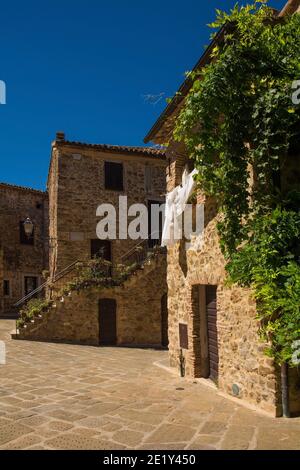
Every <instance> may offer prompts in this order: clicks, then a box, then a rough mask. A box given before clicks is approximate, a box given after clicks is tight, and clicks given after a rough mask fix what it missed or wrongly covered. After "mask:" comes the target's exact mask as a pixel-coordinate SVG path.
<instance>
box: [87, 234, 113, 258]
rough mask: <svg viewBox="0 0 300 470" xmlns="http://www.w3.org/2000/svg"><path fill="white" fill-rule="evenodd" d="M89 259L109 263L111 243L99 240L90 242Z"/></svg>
mask: <svg viewBox="0 0 300 470" xmlns="http://www.w3.org/2000/svg"><path fill="white" fill-rule="evenodd" d="M91 258H92V259H94V258H103V259H105V260H106V261H111V242H110V241H109V240H100V239H99V238H97V239H95V240H91Z"/></svg>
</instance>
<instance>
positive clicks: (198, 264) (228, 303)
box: [167, 143, 300, 416]
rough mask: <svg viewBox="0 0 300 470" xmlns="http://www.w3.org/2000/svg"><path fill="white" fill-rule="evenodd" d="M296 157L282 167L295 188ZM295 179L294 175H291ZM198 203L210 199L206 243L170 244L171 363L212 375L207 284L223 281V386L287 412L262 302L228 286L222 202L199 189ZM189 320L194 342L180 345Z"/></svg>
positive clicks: (298, 398)
mask: <svg viewBox="0 0 300 470" xmlns="http://www.w3.org/2000/svg"><path fill="white" fill-rule="evenodd" d="M167 158H168V161H169V167H168V171H167V189H168V191H171V190H172V189H174V187H175V186H177V185H178V184H180V182H181V177H182V172H183V169H184V167H185V165H186V163H187V157H185V154H184V148H183V146H182V145H179V144H178V143H177V144H174V143H172V144H171V145H170V147H169V148H168V151H167ZM296 160H297V159H295V157H292V156H291V157H290V160H289V164H287V165H286V167H285V170H284V171H283V172H282V175H281V179H282V186H283V187H285V188H286V187H288V186H289V187H290V186H291V181H292V182H293V185H292V186H293V187H295V173H294V171H293V168H295V166H296ZM292 174H293V178H292V179H291V175H292ZM298 184H299V181H298ZM197 194H198V196H197V202H198V204H204V212H205V221H204V225H205V229H204V242H203V243H202V245H200V246H199V243H198V242H199V240H198V239H196V238H194V239H193V240H192V243H191V246H190V248H189V249H188V250H186V246H185V241H184V240H183V241H181V242H180V243H179V242H178V243H177V244H175V245H174V246H171V247H169V248H168V267H167V282H168V312H169V351H170V352H169V354H170V363H171V366H173V367H176V368H177V369H178V371H180V369H181V370H182V362H183V360H182V356H183V357H184V370H185V375H186V376H187V377H204V378H208V376H209V364H208V345H207V342H208V337H207V336H208V335H207V311H206V305H205V286H217V335H218V355H219V374H218V382H217V385H218V387H219V389H220V390H221V391H223V392H225V393H227V394H230V395H233V396H236V397H238V398H240V399H242V400H244V401H246V402H247V403H250V404H251V405H254V406H257V407H259V408H261V409H262V410H264V411H267V412H270V413H272V414H273V415H277V416H278V415H280V414H281V396H280V390H281V387H280V374H279V371H278V369H277V367H276V366H275V365H274V362H273V360H272V359H270V358H268V357H266V356H265V354H264V350H265V347H266V345H265V344H263V343H262V342H261V341H260V339H259V334H258V332H259V322H258V320H257V318H256V317H257V310H256V303H255V300H254V298H253V295H252V292H251V291H250V290H249V289H245V288H240V287H236V286H233V287H228V286H226V283H225V278H226V273H225V260H224V257H223V255H222V253H221V250H220V246H219V238H218V234H217V228H216V223H217V220H218V218H219V217H220V216H219V215H218V214H217V210H216V205H215V203H214V201H213V200H212V199H211V198H210V199H208V198H205V197H204V196H203V195H202V194H201V192H199V191H198V193H197ZM182 324H183V325H187V332H188V341H187V343H188V346H187V348H182V347H181V346H180V325H182ZM290 383H291V387H290V400H291V412H292V413H298V412H299V411H300V393H299V374H298V373H297V371H296V370H293V371H291V372H290Z"/></svg>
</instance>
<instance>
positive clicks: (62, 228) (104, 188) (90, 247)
mask: <svg viewBox="0 0 300 470" xmlns="http://www.w3.org/2000/svg"><path fill="white" fill-rule="evenodd" d="M165 168H166V159H165V155H164V153H163V152H162V151H161V150H157V149H153V148H145V147H144V148H143V147H121V146H109V145H92V144H84V143H79V142H68V141H66V140H65V139H64V135H63V134H58V136H57V139H56V141H55V142H54V143H53V145H52V158H51V163H50V170H49V178H48V192H49V211H50V240H51V241H52V243H51V248H50V272H51V274H52V275H53V276H55V274H57V273H58V272H60V271H61V270H62V269H64V268H65V267H67V266H68V265H70V264H71V263H73V262H74V261H76V260H80V261H84V260H87V259H91V257H92V256H93V255H95V254H96V253H97V251H99V249H101V248H102V249H103V250H104V252H105V257H106V258H107V259H108V260H109V261H112V262H113V263H114V264H116V263H118V262H121V261H122V257H124V256H125V255H126V253H128V251H129V250H130V249H131V248H133V247H134V246H135V245H136V244H137V243H138V242H139V241H138V240H136V241H135V240H131V239H130V238H126V239H125V238H124V239H120V237H119V235H120V234H119V233H118V231H117V239H116V240H112V241H109V242H107V241H103V242H102V241H101V240H99V239H97V235H96V226H97V222H99V220H100V217H97V216H96V211H97V207H98V206H99V205H100V204H102V203H105V204H112V205H113V206H114V207H115V208H116V215H117V221H118V220H119V217H120V214H119V197H120V196H127V206H128V208H129V207H130V206H131V205H133V204H137V203H142V204H145V205H146V206H149V207H150V206H151V205H152V204H154V203H155V204H162V203H164V199H165V188H166V181H165ZM121 216H124V214H121ZM129 222H130V218H128V223H129ZM149 235H150V234H149Z"/></svg>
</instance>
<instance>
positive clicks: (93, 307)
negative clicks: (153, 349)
mask: <svg viewBox="0 0 300 470" xmlns="http://www.w3.org/2000/svg"><path fill="white" fill-rule="evenodd" d="M166 292H167V284H166V262H165V256H164V255H159V256H158V257H157V258H155V259H153V260H152V261H151V263H150V264H148V265H146V266H145V268H144V270H139V271H137V272H136V273H135V275H133V276H132V277H131V278H130V279H128V280H127V281H126V283H125V284H124V286H122V287H115V288H111V289H97V288H90V289H86V290H84V291H81V292H80V293H78V294H77V293H72V296H71V297H68V296H67V297H65V301H64V302H63V303H61V302H60V301H59V300H58V301H57V302H56V308H52V309H50V310H49V313H46V314H44V316H43V318H42V319H41V320H40V321H39V320H38V321H37V324H29V325H28V328H27V329H21V331H20V339H30V340H41V341H61V342H70V343H80V344H90V345H95V346H97V345H98V344H99V300H100V299H102V298H111V299H115V300H116V301H117V341H118V345H130V346H160V345H161V298H162V297H163V295H164V294H165V293H166ZM100 314H101V313H100Z"/></svg>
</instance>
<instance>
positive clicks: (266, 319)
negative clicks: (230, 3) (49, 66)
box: [174, 0, 300, 363]
mask: <svg viewBox="0 0 300 470" xmlns="http://www.w3.org/2000/svg"><path fill="white" fill-rule="evenodd" d="M211 26H212V27H213V28H218V29H220V28H223V30H224V31H225V34H224V38H223V39H222V40H219V41H216V44H215V46H214V48H213V51H212V61H211V62H210V63H209V64H208V65H207V66H206V67H204V68H203V69H202V70H201V71H199V72H191V73H190V77H191V78H192V80H193V87H192V89H191V91H190V93H189V95H188V96H187V98H186V100H185V104H184V106H183V108H182V110H181V112H180V115H179V117H178V119H177V123H176V128H175V132H174V136H175V139H177V140H180V141H184V142H185V144H186V147H187V150H188V152H189V155H190V157H191V158H192V159H193V160H194V163H195V167H196V168H197V169H198V171H199V174H198V176H197V178H198V181H199V184H200V186H201V188H202V189H203V190H204V191H205V192H206V193H207V194H208V195H214V197H216V199H217V202H218V205H219V208H220V212H221V213H222V216H221V218H220V222H219V224H218V230H219V234H220V243H221V248H222V251H223V253H224V256H225V258H226V260H227V271H228V274H229V281H230V282H234V283H237V284H239V285H242V286H251V287H253V288H254V292H255V295H256V298H257V305H258V311H259V317H260V319H261V325H262V326H261V333H262V336H263V338H264V339H267V340H269V343H270V348H269V349H268V354H270V355H272V356H273V357H275V359H276V361H277V362H278V363H282V362H284V361H287V362H291V359H292V354H293V342H294V341H295V340H298V339H299V338H300V306H299V301H300V257H299V256H300V251H299V237H300V212H299V208H300V192H298V188H294V191H293V192H291V193H290V194H286V193H285V194H283V192H282V188H281V185H280V183H279V179H280V178H279V175H280V170H281V169H282V168H283V167H284V166H285V165H286V162H287V160H288V158H289V154H290V153H291V149H292V148H294V147H295V145H296V144H297V141H299V134H300V133H299V129H300V127H299V126H300V113H299V109H298V108H297V106H295V105H293V102H292V83H293V81H295V80H299V79H300V15H299V14H298V15H297V14H296V15H293V16H289V17H285V18H276V17H275V15H274V11H273V10H272V9H271V8H269V7H268V5H267V2H266V1H261V0H260V1H255V2H254V4H252V5H248V6H245V7H239V6H236V7H235V8H234V9H233V10H232V11H231V12H230V14H226V13H224V12H222V11H219V10H217V19H216V22H215V23H213V24H212V25H211ZM218 37H219V38H220V34H219V36H218ZM298 153H299V155H300V147H298ZM299 189H300V186H299Z"/></svg>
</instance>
